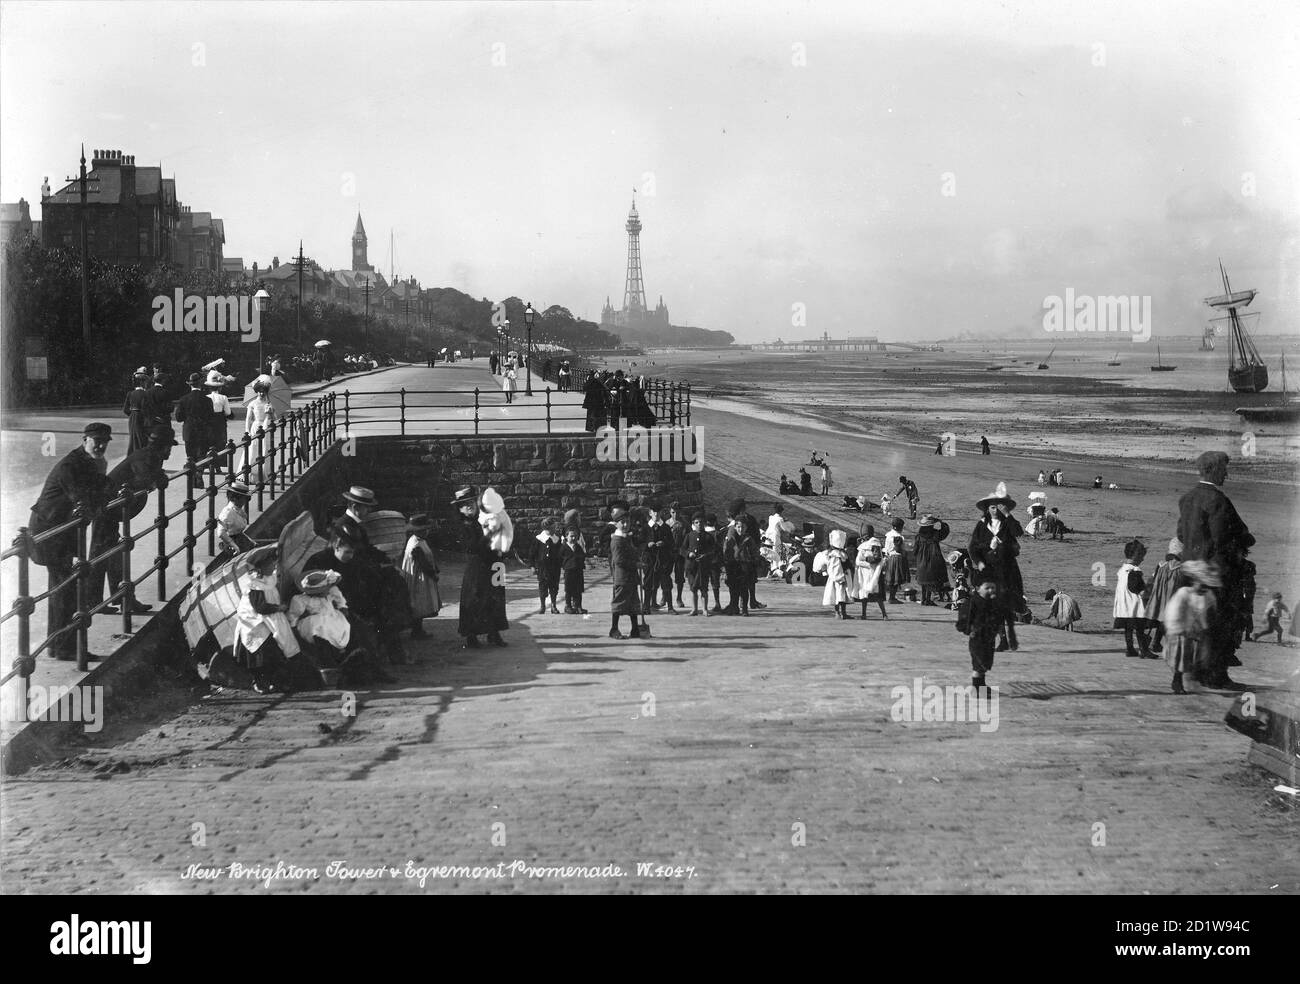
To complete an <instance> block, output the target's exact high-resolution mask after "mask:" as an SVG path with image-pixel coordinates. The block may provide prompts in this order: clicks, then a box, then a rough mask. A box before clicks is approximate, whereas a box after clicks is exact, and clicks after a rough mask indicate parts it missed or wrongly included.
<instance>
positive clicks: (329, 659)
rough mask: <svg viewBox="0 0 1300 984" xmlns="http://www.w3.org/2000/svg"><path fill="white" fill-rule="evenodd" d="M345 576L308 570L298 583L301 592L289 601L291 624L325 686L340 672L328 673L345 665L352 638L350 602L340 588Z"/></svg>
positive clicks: (335, 572) (333, 572)
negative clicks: (348, 613) (348, 612)
mask: <svg viewBox="0 0 1300 984" xmlns="http://www.w3.org/2000/svg"><path fill="white" fill-rule="evenodd" d="M342 577H343V575H341V574H340V573H339V572H338V571H321V570H314V571H307V572H306V573H305V574H304V575H303V577H302V581H301V583H300V584H299V587H300V588H301V589H302V590H301V591H300V592H299V593H298V594H296V595H294V596H293V598H292V599H291V600H290V602H289V611H288V617H289V624H290V625H291V626H293V631H294V633H295V634H296V635H297V636H298V642H299V644H300V645H301V646H302V651H303V652H304V653H305V654H306V655H307V657H308V658H309V659H310V660H311V661H312V662H313V663H314V664H315V666H316V668H317V669H318V670H320V671H321V677H322V679H324V680H325V682H326V683H331V682H333V679H331V678H337V673H328V674H327V672H326V671H330V670H337V668H338V667H339V666H341V665H342V664H343V661H344V659H345V657H346V654H347V652H348V646H349V643H350V642H351V639H352V624H351V623H350V622H349V621H348V615H347V607H348V603H347V600H346V599H345V598H344V597H343V592H342V591H340V590H339V586H338V585H339V581H340V580H341V579H342Z"/></svg>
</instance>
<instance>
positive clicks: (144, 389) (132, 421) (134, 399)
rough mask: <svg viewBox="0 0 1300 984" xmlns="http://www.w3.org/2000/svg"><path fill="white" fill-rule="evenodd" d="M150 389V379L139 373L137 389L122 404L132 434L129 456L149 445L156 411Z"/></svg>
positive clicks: (128, 446) (129, 443)
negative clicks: (150, 429)
mask: <svg viewBox="0 0 1300 984" xmlns="http://www.w3.org/2000/svg"><path fill="white" fill-rule="evenodd" d="M148 387H149V377H148V376H147V375H145V374H144V373H140V372H137V373H136V374H135V389H133V390H131V392H129V393H127V394H126V401H125V402H124V403H123V404H122V413H123V415H124V416H126V417H127V419H128V427H129V433H130V439H129V440H128V442H127V446H126V453H127V454H133V453H134V452H136V451H139V450H140V449H141V448H143V447H145V446H147V445H148V443H149V428H151V427H152V426H153V424H154V419H153V418H154V416H155V412H156V411H155V409H154V404H153V397H152V396H151V395H150V393H149V389H148Z"/></svg>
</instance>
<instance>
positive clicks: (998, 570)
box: [970, 482, 1025, 652]
mask: <svg viewBox="0 0 1300 984" xmlns="http://www.w3.org/2000/svg"><path fill="white" fill-rule="evenodd" d="M975 508H976V509H979V510H980V511H982V512H983V513H984V515H983V516H982V517H981V518H980V520H979V522H978V523H976V524H975V529H974V530H973V531H972V533H971V537H970V559H971V588H972V590H973V589H975V588H977V587H979V585H980V584H982V583H983V582H985V581H995V582H997V586H998V592H997V601H998V604H999V605H1000V606H1001V607H1002V613H1003V617H1004V619H1005V626H1006V631H1005V632H1003V633H1002V638H1001V640H1000V641H999V642H998V651H999V652H1001V651H1002V650H1004V649H1012V650H1014V649H1016V648H1018V643H1017V642H1016V626H1015V622H1016V614H1017V613H1018V612H1020V611H1021V610H1022V609H1023V608H1024V607H1025V585H1024V581H1023V579H1022V578H1021V576H1020V563H1019V562H1018V561H1017V560H1016V557H1017V556H1019V554H1020V543H1019V540H1020V537H1021V535H1022V534H1023V533H1024V528H1023V527H1022V526H1021V525H1020V521H1019V520H1018V519H1016V517H1015V516H1013V515H1011V510H1013V509H1015V508H1016V500H1015V499H1013V498H1011V497H1010V496H1009V495H1007V487H1006V486H1005V485H1004V484H1002V483H1001V482H999V483H998V487H997V491H996V492H994V493H993V494H992V495H988V496H985V497H984V498H983V499H980V500H979V501H978V502H977V503H975Z"/></svg>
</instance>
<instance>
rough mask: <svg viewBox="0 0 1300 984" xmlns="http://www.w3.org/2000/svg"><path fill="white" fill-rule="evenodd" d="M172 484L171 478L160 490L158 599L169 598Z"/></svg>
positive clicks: (157, 524)
mask: <svg viewBox="0 0 1300 984" xmlns="http://www.w3.org/2000/svg"><path fill="white" fill-rule="evenodd" d="M170 485H171V480H170V479H169V480H168V481H167V482H166V484H164V485H163V487H162V488H160V489H159V490H158V520H157V523H156V524H155V525H156V526H157V527H158V558H157V561H156V563H157V564H158V600H159V601H166V600H167V489H168V487H169V486H170Z"/></svg>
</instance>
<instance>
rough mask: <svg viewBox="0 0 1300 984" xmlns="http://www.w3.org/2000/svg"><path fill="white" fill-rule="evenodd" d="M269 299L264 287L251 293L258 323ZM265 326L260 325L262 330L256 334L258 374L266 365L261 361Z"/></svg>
mask: <svg viewBox="0 0 1300 984" xmlns="http://www.w3.org/2000/svg"><path fill="white" fill-rule="evenodd" d="M270 300H271V295H270V294H268V293H267V292H266V288H265V287H263V288H259V289H258V291H257V293H256V294H254V295H253V303H254V304H256V305H257V320H258V323H259V324H261V322H262V321H263V319H265V317H266V308H267V304H268V302H269V301H270ZM265 328H266V326H265V325H262V329H263V330H262V331H259V332H258V334H257V374H258V375H259V376H260V375H261V374H262V370H263V368H264V367H265V366H266V363H265V362H263V361H262V339H263V338H265V337H266V331H265Z"/></svg>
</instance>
